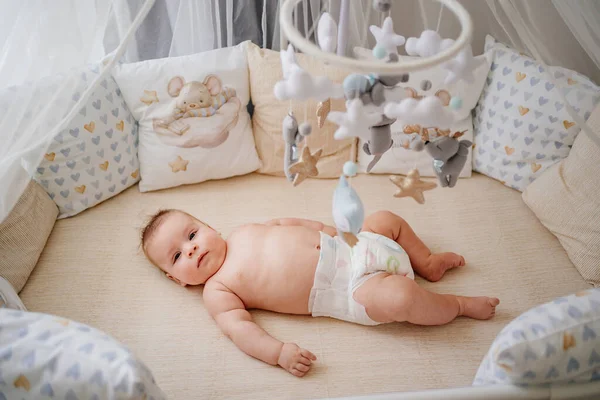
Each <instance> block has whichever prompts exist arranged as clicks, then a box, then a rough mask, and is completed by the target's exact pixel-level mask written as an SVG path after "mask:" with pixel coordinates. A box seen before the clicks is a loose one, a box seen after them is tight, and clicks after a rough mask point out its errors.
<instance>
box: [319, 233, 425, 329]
mask: <svg viewBox="0 0 600 400" xmlns="http://www.w3.org/2000/svg"><path fill="white" fill-rule="evenodd" d="M358 239H359V241H358V243H357V244H356V246H354V247H353V248H352V247H350V246H349V245H348V244H346V243H345V242H344V241H342V239H341V238H340V237H339V236H336V237H331V236H329V235H327V234H326V233H323V232H321V254H320V256H319V263H318V265H317V269H316V271H315V282H314V284H313V288H312V289H311V291H310V299H309V302H308V310H309V312H310V313H311V314H312V316H313V317H332V318H336V319H340V320H343V321H349V322H354V323H357V324H362V325H379V322H376V321H373V320H372V319H371V318H369V316H368V315H367V312H366V311H365V308H364V307H363V306H362V305H361V304H359V303H358V302H357V301H356V300H354V297H353V294H354V291H355V290H356V289H358V288H359V287H360V286H361V285H362V284H363V283H365V282H366V281H367V280H368V279H370V278H372V277H373V276H375V275H377V274H381V273H384V272H387V273H390V274H398V275H404V276H407V277H409V278H410V279H415V274H414V272H413V269H412V267H411V265H410V259H409V258H408V255H407V254H406V252H405V251H404V249H403V248H402V247H401V246H400V245H399V244H398V243H396V242H394V241H393V240H391V239H389V238H387V237H385V236H382V235H378V234H376V233H372V232H361V233H359V234H358Z"/></svg>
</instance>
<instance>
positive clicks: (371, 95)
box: [343, 53, 408, 172]
mask: <svg viewBox="0 0 600 400" xmlns="http://www.w3.org/2000/svg"><path fill="white" fill-rule="evenodd" d="M386 62H388V63H389V62H398V55H397V54H394V53H391V54H389V55H388V58H387V60H386ZM407 80H408V74H401V75H369V76H365V75H361V74H352V75H349V76H348V77H347V78H346V80H344V85H343V86H344V94H345V97H346V99H347V100H352V99H354V98H356V97H358V98H360V100H361V101H362V103H363V104H364V105H369V104H373V105H375V106H380V105H382V104H383V103H384V102H385V101H386V99H387V97H389V96H390V93H392V92H398V90H397V88H396V87H395V86H396V85H397V84H398V83H400V82H406V81H407ZM400 93H401V95H402V96H403V95H404V91H403V90H401V91H400ZM396 96H398V95H397V94H396ZM394 122H396V119H394V118H389V117H387V116H386V115H385V114H383V113H382V115H381V121H380V122H379V123H378V124H377V125H375V126H373V127H371V140H369V141H368V142H367V143H365V144H364V145H363V150H364V152H365V153H366V154H367V155H370V156H374V158H373V160H371V162H370V163H369V165H368V166H367V172H371V169H373V167H374V166H375V165H376V164H377V162H378V161H379V160H380V159H381V156H383V154H384V153H385V152H386V151H388V150H389V149H390V148H392V145H393V143H394V142H393V140H392V130H391V128H390V126H391V125H392V124H393V123H394Z"/></svg>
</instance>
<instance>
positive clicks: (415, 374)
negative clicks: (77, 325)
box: [21, 174, 588, 399]
mask: <svg viewBox="0 0 600 400" xmlns="http://www.w3.org/2000/svg"><path fill="white" fill-rule="evenodd" d="M352 184H353V185H354V187H355V188H356V190H357V191H358V193H359V194H360V195H361V197H362V200H363V202H364V205H365V209H366V212H367V213H370V212H374V211H377V210H382V209H387V210H391V211H393V212H395V213H398V214H399V215H401V216H402V217H404V218H405V219H406V220H407V221H408V222H409V223H410V224H411V225H412V226H413V228H414V229H415V231H416V232H417V233H418V234H419V235H420V236H421V237H422V239H423V240H424V241H425V243H426V244H428V245H429V246H430V248H431V249H432V250H433V251H436V252H437V251H454V252H458V253H461V254H463V255H464V256H465V258H466V260H467V266H466V267H464V268H461V269H457V270H453V271H450V272H449V273H448V274H446V276H445V277H444V278H443V279H442V280H441V281H440V282H437V283H430V282H426V281H423V280H422V279H420V278H417V281H418V282H419V283H420V284H422V285H423V286H424V287H426V288H427V289H430V290H433V291H436V292H440V293H454V294H463V295H493V296H497V297H499V298H500V300H501V304H500V306H499V307H498V309H497V314H496V317H495V318H494V319H493V320H490V321H474V320H470V319H466V318H459V319H457V320H455V321H454V322H453V323H451V324H449V325H445V326H439V327H419V326H413V325H410V324H406V323H397V324H388V325H381V326H377V327H366V326H359V325H354V324H350V323H346V322H341V321H336V320H332V319H327V318H312V317H297V316H287V315H280V314H275V313H269V312H262V311H253V316H254V318H255V319H256V321H257V323H258V324H260V325H261V326H262V327H263V328H265V329H266V330H267V331H268V332H270V333H271V334H272V335H273V336H275V337H277V338H278V339H280V340H282V341H291V342H295V343H297V344H299V345H300V346H302V347H305V348H307V349H309V350H311V351H312V352H313V353H315V354H316V355H317V357H318V362H317V363H316V364H315V366H314V367H313V369H312V371H311V372H310V373H309V374H308V375H307V376H306V377H304V378H296V377H294V376H292V375H290V374H288V373H287V372H285V371H283V370H282V369H280V368H276V367H271V366H269V365H265V364H262V363H261V362H259V361H257V360H254V359H252V358H250V357H248V356H246V355H244V354H243V353H241V352H240V351H239V350H237V348H236V347H235V346H234V345H233V344H232V343H231V342H230V341H229V340H228V339H227V338H225V337H224V336H223V334H222V333H221V332H220V331H219V329H218V328H217V326H216V325H215V323H214V322H213V321H212V319H211V318H210V316H209V315H208V313H207V312H206V310H205V309H204V306H203V302H202V288H201V287H195V288H181V287H179V286H177V285H175V284H174V283H172V282H171V281H169V280H168V279H166V278H165V277H164V275H163V274H161V273H160V272H159V271H158V270H157V269H156V268H154V267H151V266H150V264H149V263H148V261H147V260H146V259H145V258H144V255H143V253H142V251H141V249H140V247H139V239H138V238H139V227H140V226H141V224H142V223H143V221H144V220H145V219H146V218H147V216H148V215H149V214H151V213H153V212H154V211H156V210H157V209H158V208H167V207H168V208H171V207H173V208H181V209H184V210H186V211H188V212H190V213H192V214H194V215H196V216H197V217H198V218H200V219H202V220H204V221H205V222H207V223H208V224H210V225H211V226H213V227H215V228H216V229H218V230H220V231H221V232H223V233H224V234H225V235H226V234H227V233H228V232H230V231H231V230H232V229H233V228H234V227H235V226H237V225H239V224H243V223H248V222H256V221H264V220H268V219H271V218H277V217H289V216H293V217H301V218H312V219H317V220H321V221H323V222H325V223H329V224H332V218H331V199H332V191H333V188H334V187H335V185H336V181H335V180H308V181H305V182H304V183H302V185H300V186H298V187H297V188H293V187H292V186H291V185H290V184H289V183H288V182H287V181H285V180H284V179H283V178H278V177H269V176H263V175H258V174H250V175H247V176H243V177H236V178H231V179H227V180H221V181H212V182H205V183H201V184H197V185H190V186H182V187H178V188H173V189H168V190H163V191H158V192H151V193H144V194H142V193H139V191H138V188H137V187H132V188H130V189H128V190H127V191H125V192H124V193H122V194H121V195H119V196H117V197H115V198H113V199H110V200H108V201H106V202H104V203H102V204H100V205H98V206H96V207H94V208H92V209H90V210H87V211H85V212H84V213H82V214H80V215H78V216H76V217H73V218H69V219H65V220H60V221H58V222H57V223H56V226H55V227H54V231H53V232H52V235H51V236H50V238H49V240H48V243H47V246H46V248H45V250H44V252H43V253H42V255H41V258H40V261H39V263H38V265H37V267H36V268H35V270H34V272H33V274H32V275H31V277H30V279H29V282H28V283H27V285H26V286H25V288H24V289H23V291H22V292H21V295H22V298H23V301H24V303H25V305H26V306H27V307H28V308H29V309H30V310H32V311H38V312H45V313H51V314H56V315H60V316H63V317H67V318H71V319H74V320H78V321H81V322H83V323H87V324H90V325H92V326H95V327H97V328H99V329H102V330H104V331H106V332H108V333H109V334H111V335H112V336H114V337H115V338H117V339H118V340H121V341H122V342H124V343H125V344H127V345H128V346H130V348H131V349H132V350H133V351H134V352H135V353H136V354H137V355H139V356H140V357H141V358H142V359H143V360H144V361H145V362H146V363H147V365H148V366H149V367H150V369H151V370H152V371H153V372H154V374H155V377H156V379H157V381H158V383H159V385H160V386H161V387H162V388H163V390H164V391H165V392H166V393H167V394H168V395H169V398H171V399H194V398H227V399H238V398H239V399H249V398H256V399H266V398H289V399H309V398H324V397H339V396H351V395H364V394H371V393H388V392H397V391H411V390H423V389H432V388H448V387H459V386H466V385H470V384H471V382H472V380H473V377H474V375H475V372H476V370H477V368H478V366H479V363H480V361H481V359H482V358H483V356H484V355H485V353H486V351H487V349H488V347H489V346H490V344H491V343H492V341H493V340H494V338H495V336H496V335H497V334H498V333H499V332H500V330H501V329H502V328H503V326H505V325H506V324H507V323H508V322H509V321H511V320H512V319H513V318H515V317H517V316H518V315H519V314H520V313H522V312H524V311H526V310H527V309H529V308H531V307H533V306H535V305H537V304H540V303H543V302H546V301H549V300H551V299H553V298H555V297H557V296H563V295H566V294H569V293H571V292H574V291H577V290H580V289H582V288H586V287H588V285H587V284H586V283H585V282H584V281H583V279H582V278H581V277H580V275H579V274H578V272H577V270H576V269H575V267H574V266H573V265H572V263H571V262H570V261H569V259H568V257H567V255H566V253H565V252H564V250H563V249H562V247H561V245H560V244H559V242H558V241H557V239H556V238H555V237H554V236H553V235H552V234H551V233H549V232H548V231H547V230H546V229H545V228H544V227H543V226H542V225H541V224H540V222H539V221H538V220H537V219H536V217H535V216H534V214H533V213H532V212H531V211H530V210H529V209H528V208H527V207H526V205H525V204H524V203H523V201H522V200H521V196H520V193H519V192H517V191H514V190H512V189H509V188H507V187H505V186H503V185H502V184H500V183H499V182H496V181H494V180H492V179H489V178H487V177H484V176H482V175H479V174H474V176H473V177H472V178H469V179H462V180H460V181H459V183H458V185H457V186H456V187H455V188H452V189H449V188H446V189H441V188H438V189H436V190H433V191H430V192H426V194H425V196H426V203H425V205H419V204H417V203H416V202H414V201H413V200H412V199H397V198H394V197H393V196H392V194H393V193H394V191H395V187H394V186H393V185H392V184H391V183H390V182H389V180H388V178H387V176H373V175H371V176H365V175H361V176H358V177H356V178H353V179H352Z"/></svg>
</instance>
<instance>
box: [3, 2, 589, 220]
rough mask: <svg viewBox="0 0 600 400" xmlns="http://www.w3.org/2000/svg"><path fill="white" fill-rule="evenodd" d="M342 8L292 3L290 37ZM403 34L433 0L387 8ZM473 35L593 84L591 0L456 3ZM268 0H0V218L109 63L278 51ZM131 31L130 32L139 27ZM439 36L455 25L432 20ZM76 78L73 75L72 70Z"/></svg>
mask: <svg viewBox="0 0 600 400" xmlns="http://www.w3.org/2000/svg"><path fill="white" fill-rule="evenodd" d="M342 1H346V0H303V1H302V2H301V3H300V5H299V6H298V8H297V11H296V13H295V14H294V20H295V21H297V22H296V26H297V28H298V30H300V31H301V32H302V33H303V34H305V35H308V36H309V37H311V38H312V40H313V41H314V40H315V39H314V27H315V26H316V21H318V18H319V16H320V14H321V12H322V11H323V10H328V11H330V13H331V14H332V15H333V16H334V18H336V17H337V15H338V14H339V10H340V4H341V2H342ZM371 3H372V1H371V0H360V1H356V0H349V5H350V8H351V10H350V21H349V29H348V43H347V45H348V47H347V49H345V50H346V54H348V55H349V54H350V53H351V51H350V50H351V49H352V48H353V47H354V46H366V47H372V46H373V44H374V42H373V40H372V38H371V37H370V34H368V26H369V25H371V24H379V23H380V20H379V18H380V16H379V15H378V14H376V13H375V12H371ZM393 3H394V7H393V9H392V10H393V11H392V18H393V19H394V22H395V24H396V26H397V27H398V31H399V32H401V33H402V34H403V35H404V36H406V37H408V36H418V35H419V33H420V32H421V31H422V30H423V29H424V28H429V29H435V27H436V25H437V23H438V16H439V15H440V5H439V3H438V2H437V1H435V0H419V1H409V2H407V1H401V0H394V1H393ZM461 3H462V4H463V6H464V7H465V8H466V9H467V11H468V12H469V13H470V14H471V17H472V19H473V23H474V27H475V31H474V37H473V50H474V53H475V54H480V53H481V52H482V50H483V40H484V38H485V34H488V33H489V34H492V35H493V36H494V37H496V39H498V40H500V41H503V42H505V43H507V44H509V45H511V46H513V47H515V48H517V49H518V50H521V51H524V52H527V53H529V54H532V55H533V56H534V57H536V58H538V59H539V60H542V61H544V62H545V63H546V64H549V65H559V66H563V67H566V68H570V69H574V70H576V71H578V72H580V73H582V74H584V75H587V76H589V77H590V78H591V79H592V80H595V81H596V82H597V83H598V82H600V2H598V1H596V0H573V1H565V0H552V1H549V0H486V1H485V2H482V1H480V0H462V1H461ZM279 9H280V4H279V1H278V0H244V1H234V0H200V1H198V0H102V1H99V0H54V1H52V3H51V4H50V3H48V2H47V1H45V0H23V1H19V2H16V1H13V0H0V10H2V12H1V13H0V188H1V192H0V221H2V220H4V219H5V218H6V216H7V215H8V214H9V212H10V211H11V209H12V208H13V206H14V205H15V203H16V201H17V200H18V199H19V197H20V195H21V193H22V192H23V190H24V189H25V187H26V186H27V184H28V182H29V181H30V179H31V176H32V175H33V173H34V172H35V170H36V167H37V165H38V164H39V162H40V160H41V159H42V158H43V157H44V154H45V152H46V150H47V148H48V145H49V143H50V141H51V140H52V139H53V138H54V137H55V136H56V134H57V133H58V132H60V131H61V129H63V127H64V126H66V124H67V123H68V122H69V119H70V118H72V116H74V115H76V113H77V112H79V111H80V109H81V105H82V104H84V103H85V101H86V96H87V95H88V94H91V91H92V90H93V88H94V87H95V86H96V85H98V84H99V83H101V81H102V80H103V79H104V76H106V74H110V68H111V66H112V65H114V63H116V62H126V63H128V62H136V61H140V60H145V59H153V58H161V57H175V56H181V55H186V54H193V53H197V52H201V51H206V50H210V49H213V48H217V47H225V46H232V45H235V44H237V43H239V42H241V41H243V40H248V39H250V40H252V41H254V42H255V43H257V44H258V45H261V46H263V47H269V48H272V49H275V50H279V45H280V36H279V18H278V17H279ZM138 25H139V27H138ZM439 26H440V33H441V34H442V36H446V37H453V38H455V37H456V36H457V34H458V32H459V26H458V24H457V23H456V20H454V19H453V17H452V16H451V15H450V14H449V13H448V14H446V15H445V16H444V15H443V14H442V19H441V20H440V23H439ZM74 72H75V73H74Z"/></svg>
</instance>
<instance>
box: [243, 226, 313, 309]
mask: <svg viewBox="0 0 600 400" xmlns="http://www.w3.org/2000/svg"><path fill="white" fill-rule="evenodd" d="M270 230H271V231H270V232H269V233H268V234H267V235H266V236H265V239H264V246H261V247H262V249H260V250H259V251H258V253H259V254H257V258H260V260H261V262H260V264H259V265H256V270H255V271H253V273H252V274H251V275H249V276H247V277H246V278H247V279H251V280H253V282H249V284H248V285H247V287H248V288H251V290H250V291H249V292H248V293H247V294H246V296H245V297H247V298H246V299H242V300H244V303H245V304H246V307H248V308H260V309H265V310H271V311H275V312H282V313H289V314H308V298H309V296H310V290H311V289H312V286H313V282H314V276H315V269H316V266H317V263H318V261H319V253H320V233H319V232H317V231H314V230H310V229H307V228H303V227H275V228H270Z"/></svg>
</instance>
